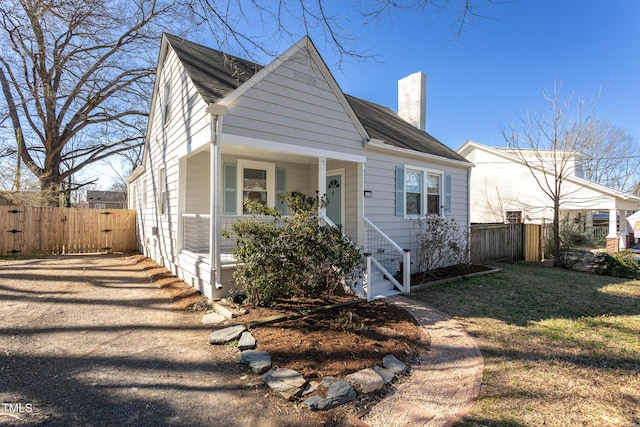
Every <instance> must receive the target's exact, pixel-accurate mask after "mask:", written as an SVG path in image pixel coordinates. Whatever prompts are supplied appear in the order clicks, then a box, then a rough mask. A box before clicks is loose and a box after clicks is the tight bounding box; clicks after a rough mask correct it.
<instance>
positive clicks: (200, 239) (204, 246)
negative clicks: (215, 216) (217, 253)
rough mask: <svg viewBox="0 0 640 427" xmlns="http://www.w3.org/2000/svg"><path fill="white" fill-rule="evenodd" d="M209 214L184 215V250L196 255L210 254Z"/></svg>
mask: <svg viewBox="0 0 640 427" xmlns="http://www.w3.org/2000/svg"><path fill="white" fill-rule="evenodd" d="M210 218H211V215H209V214H189V213H183V214H182V238H183V240H182V241H183V247H184V249H186V250H188V251H191V252H194V253H206V254H208V253H209V235H210V230H209V219H210Z"/></svg>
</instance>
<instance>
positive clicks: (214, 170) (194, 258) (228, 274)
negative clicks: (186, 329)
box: [177, 141, 365, 298]
mask: <svg viewBox="0 0 640 427" xmlns="http://www.w3.org/2000/svg"><path fill="white" fill-rule="evenodd" d="M245 142H246V141H245ZM279 148H282V147H279ZM293 148H294V150H293V151H291V150H289V151H281V150H277V149H274V148H273V147H271V148H265V147H255V146H247V145H245V144H233V143H221V144H217V145H216V144H213V143H212V144H208V145H207V146H204V147H201V148H200V149H199V150H197V151H195V152H192V153H189V154H188V155H185V156H184V157H182V158H181V159H180V160H179V170H180V173H179V183H178V184H179V190H180V191H179V192H178V194H179V210H180V212H179V224H178V236H177V237H178V238H177V242H178V248H177V249H178V254H179V257H180V264H181V265H182V266H183V271H185V273H188V274H191V275H192V279H191V280H192V283H191V284H192V286H196V287H198V288H199V289H200V290H201V291H203V293H205V295H207V296H210V297H213V298H215V297H223V296H228V294H229V291H230V286H231V283H232V281H233V277H232V273H233V270H234V268H235V265H236V261H235V260H234V259H233V254H232V252H233V248H234V247H235V245H236V243H235V237H234V235H233V233H232V232H231V228H232V226H233V224H234V223H235V222H236V221H239V220H241V219H245V218H248V217H251V214H250V213H249V212H247V210H246V209H245V207H244V204H243V203H244V201H245V200H256V201H258V202H260V203H264V204H265V205H268V206H271V207H275V208H277V209H279V210H280V211H281V212H282V214H283V217H282V218H281V219H280V221H281V223H282V224H284V221H285V218H286V217H287V215H288V212H287V207H286V205H285V203H283V202H282V200H280V198H279V197H278V196H281V195H286V194H292V193H301V194H304V195H307V196H315V195H316V194H320V195H326V197H327V201H328V203H327V206H326V207H325V208H321V209H320V212H319V216H320V217H321V218H324V219H325V220H326V222H327V223H328V224H330V225H335V226H341V227H342V230H343V232H344V233H345V234H346V235H347V236H348V237H349V238H350V239H351V240H352V241H353V242H355V243H356V244H357V245H359V246H362V247H364V246H365V224H364V215H363V191H362V182H363V179H364V160H365V159H364V158H363V157H362V156H357V155H349V154H346V155H345V154H343V153H334V152H328V151H326V150H313V149H300V150H296V148H297V147H293ZM212 230H213V232H212ZM225 231H226V232H229V233H230V236H229V237H223V234H226V233H223V232H225ZM207 288H209V289H207Z"/></svg>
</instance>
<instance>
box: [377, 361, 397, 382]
mask: <svg viewBox="0 0 640 427" xmlns="http://www.w3.org/2000/svg"><path fill="white" fill-rule="evenodd" d="M373 370H374V371H376V374H378V375H380V377H381V378H382V380H383V381H384V383H385V384H389V383H390V382H391V381H393V380H394V379H395V377H396V376H395V375H394V374H393V372H391V371H390V370H388V369H387V368H383V367H382V366H378V365H376V366H374V367H373Z"/></svg>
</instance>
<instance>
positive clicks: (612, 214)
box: [607, 209, 618, 239]
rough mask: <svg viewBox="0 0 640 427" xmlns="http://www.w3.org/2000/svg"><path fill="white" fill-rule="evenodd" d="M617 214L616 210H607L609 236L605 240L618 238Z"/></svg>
mask: <svg viewBox="0 0 640 427" xmlns="http://www.w3.org/2000/svg"><path fill="white" fill-rule="evenodd" d="M617 213H618V211H617V210H616V209H609V234H607V239H612V238H618V227H617V225H616V223H617V221H618V218H617Z"/></svg>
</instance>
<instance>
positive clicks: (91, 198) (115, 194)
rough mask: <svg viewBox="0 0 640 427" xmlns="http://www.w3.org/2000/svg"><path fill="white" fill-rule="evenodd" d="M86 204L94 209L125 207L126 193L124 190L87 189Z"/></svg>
mask: <svg viewBox="0 0 640 427" xmlns="http://www.w3.org/2000/svg"><path fill="white" fill-rule="evenodd" d="M87 204H88V205H89V208H95V209H126V208H127V193H126V192H124V191H97V190H87Z"/></svg>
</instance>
